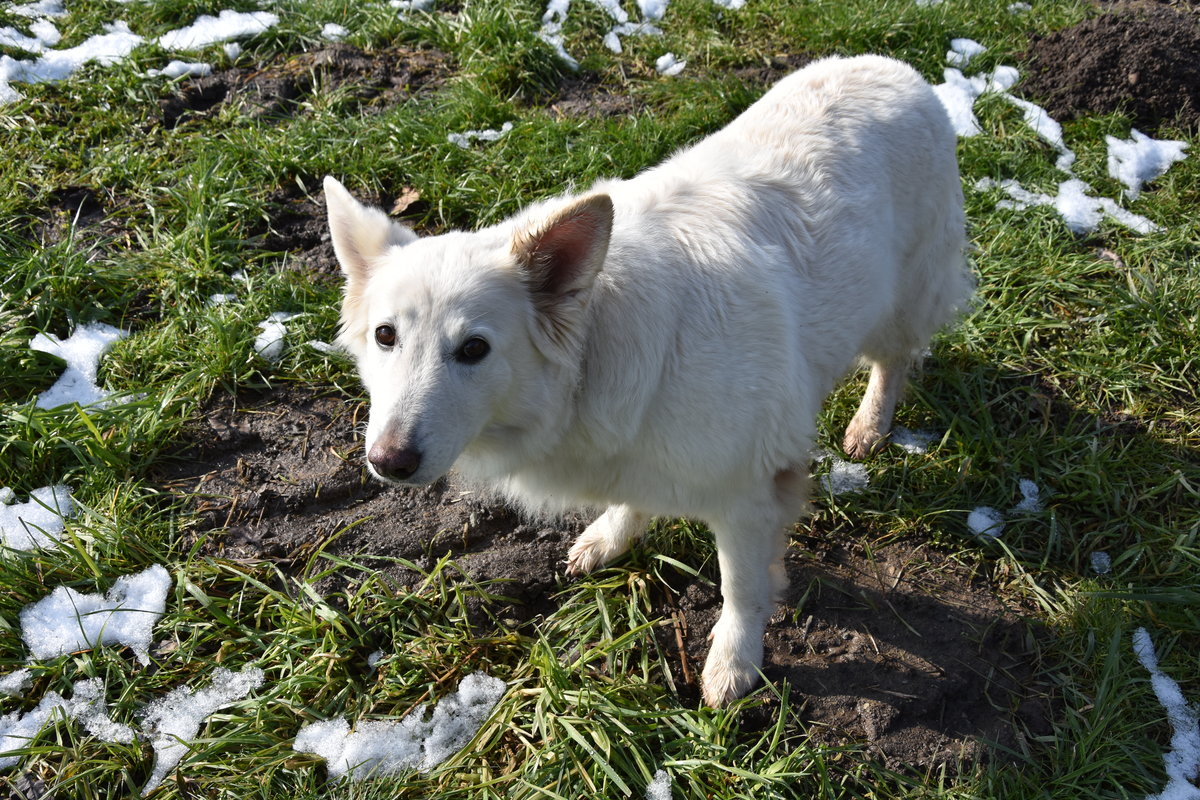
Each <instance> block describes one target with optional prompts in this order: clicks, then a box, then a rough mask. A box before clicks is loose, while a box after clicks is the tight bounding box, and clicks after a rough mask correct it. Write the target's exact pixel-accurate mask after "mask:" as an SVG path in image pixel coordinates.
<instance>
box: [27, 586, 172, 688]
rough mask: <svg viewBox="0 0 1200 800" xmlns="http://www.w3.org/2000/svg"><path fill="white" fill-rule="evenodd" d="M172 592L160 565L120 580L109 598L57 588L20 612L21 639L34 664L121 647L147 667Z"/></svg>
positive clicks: (111, 590)
mask: <svg viewBox="0 0 1200 800" xmlns="http://www.w3.org/2000/svg"><path fill="white" fill-rule="evenodd" d="M170 588H171V576H170V573H168V572H167V570H166V568H165V567H162V566H160V565H158V564H155V565H154V566H151V567H149V568H147V569H145V570H143V571H142V572H139V573H137V574H135V575H126V576H123V577H120V578H118V579H117V580H116V582H115V583H114V584H113V586H112V588H111V589H109V590H108V593H107V594H105V595H100V594H81V593H80V592H77V591H75V590H74V589H72V588H70V587H69V586H59V587H58V588H56V589H55V590H54V591H53V592H51V593H50V595H49V596H47V597H44V598H42V599H41V600H39V601H38V602H36V603H31V604H30V605H27V606H25V608H24V609H22V610H21V638H22V639H23V640H24V641H25V646H26V647H28V648H29V652H30V654H31V657H32V658H35V659H46V658H55V657H56V656H60V655H63V654H65V653H73V652H76V651H78V650H87V649H91V648H94V647H100V646H101V645H105V644H122V645H127V646H128V647H129V648H131V649H132V650H133V652H134V655H135V656H137V659H138V661H140V662H141V663H142V664H149V663H150V657H149V655H148V651H149V649H150V636H151V631H152V630H153V628H154V624H155V623H156V622H158V619H159V617H161V616H162V615H163V614H164V613H165V612H166V608H167V592H168V591H169V590H170Z"/></svg>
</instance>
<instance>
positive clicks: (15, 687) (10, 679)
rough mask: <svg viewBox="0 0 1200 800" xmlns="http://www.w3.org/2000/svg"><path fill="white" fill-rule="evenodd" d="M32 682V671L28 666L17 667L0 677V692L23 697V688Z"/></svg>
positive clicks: (25, 688) (26, 687)
mask: <svg viewBox="0 0 1200 800" xmlns="http://www.w3.org/2000/svg"><path fill="white" fill-rule="evenodd" d="M32 684H33V673H32V672H30V670H29V668H28V667H26V668H25V669H19V670H17V671H16V672H10V673H8V674H7V675H4V676H2V677H0V694H4V695H7V696H9V697H24V696H25V690H27V689H28V688H29V687H30V686H31V685H32Z"/></svg>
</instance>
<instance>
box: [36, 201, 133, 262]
mask: <svg viewBox="0 0 1200 800" xmlns="http://www.w3.org/2000/svg"><path fill="white" fill-rule="evenodd" d="M123 205H124V203H123V202H122V200H121V199H119V198H113V197H104V196H103V195H101V194H100V193H99V192H96V191H95V190H93V189H90V188H88V187H86V186H66V187H63V188H61V189H55V190H54V191H52V192H51V193H50V197H49V199H48V202H47V205H46V209H45V212H44V213H42V214H41V215H39V218H38V220H37V222H36V223H35V230H34V234H35V236H36V237H37V238H38V239H39V240H41V241H42V242H45V243H46V244H57V243H58V242H62V241H65V240H66V239H67V238H68V237H71V236H73V237H74V238H75V240H76V241H77V242H78V243H79V245H80V247H81V248H86V247H88V246H91V245H94V244H96V243H98V242H105V243H106V244H108V245H116V246H129V245H130V235H129V231H128V229H127V228H126V226H125V224H124V223H123V222H122V221H121V220H120V219H118V218H117V217H116V216H115V212H116V211H117V210H118V208H120V207H122V206H123Z"/></svg>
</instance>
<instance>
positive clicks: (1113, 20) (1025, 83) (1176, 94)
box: [1018, 4, 1200, 132]
mask: <svg viewBox="0 0 1200 800" xmlns="http://www.w3.org/2000/svg"><path fill="white" fill-rule="evenodd" d="M1025 62H1026V72H1027V74H1026V76H1025V78H1024V80H1022V82H1021V83H1020V84H1019V87H1018V88H1019V89H1020V91H1021V92H1022V94H1024V95H1025V96H1026V97H1028V98H1029V99H1030V100H1034V101H1036V102H1039V103H1041V104H1042V105H1043V106H1044V107H1045V108H1046V110H1047V111H1049V112H1050V115H1051V116H1053V117H1054V118H1056V119H1063V120H1066V119H1074V118H1075V117H1078V116H1080V115H1084V114H1108V113H1113V112H1118V111H1120V112H1124V113H1126V114H1128V115H1129V116H1130V117H1131V118H1132V119H1133V122H1134V125H1136V126H1137V127H1138V128H1139V129H1142V130H1143V131H1147V132H1150V131H1155V130H1156V129H1157V128H1158V127H1159V126H1160V125H1162V124H1165V123H1173V122H1178V123H1179V124H1181V125H1183V126H1185V127H1187V128H1190V129H1192V130H1200V18H1198V17H1197V16H1196V15H1195V14H1193V13H1188V12H1184V11H1177V10H1175V9H1173V8H1171V7H1169V6H1162V5H1153V4H1136V5H1127V6H1121V7H1119V8H1118V9H1116V10H1113V11H1110V12H1108V13H1105V14H1101V15H1100V16H1097V17H1093V18H1091V19H1087V20H1084V21H1083V22H1081V23H1079V24H1078V25H1074V26H1072V27H1070V28H1065V29H1063V30H1060V31H1055V32H1054V33H1051V34H1047V35H1045V36H1035V37H1033V38H1032V39H1031V43H1030V47H1029V51H1028V52H1027V54H1026V58H1025Z"/></svg>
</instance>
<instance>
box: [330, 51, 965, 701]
mask: <svg viewBox="0 0 1200 800" xmlns="http://www.w3.org/2000/svg"><path fill="white" fill-rule="evenodd" d="M325 195H326V200H327V203H328V210H329V223H330V229H331V232H332V238H333V244H334V248H335V250H336V252H337V256H338V260H339V261H340V262H341V266H342V269H343V270H344V272H345V274H346V286H345V298H344V302H343V307H342V331H341V342H342V343H343V345H344V346H346V347H347V348H348V349H349V350H350V351H351V352H352V353H353V354H354V356H355V358H356V360H357V362H358V367H359V371H360V373H361V375H362V379H363V382H364V383H365V385H366V387H367V389H368V391H369V393H370V399H371V412H370V422H369V424H368V426H367V432H366V448H367V459H368V462H369V464H370V469H371V470H372V471H373V472H374V473H375V474H376V475H377V476H378V477H380V478H382V479H384V480H386V481H389V482H394V483H404V484H424V483H428V482H430V481H433V480H435V479H436V478H438V477H440V476H441V475H443V474H444V473H446V472H447V471H448V470H449V469H450V468H451V467H452V466H453V467H455V468H457V470H458V471H459V472H461V473H462V474H463V475H464V476H465V477H467V478H468V479H480V480H483V481H485V482H487V483H489V484H491V485H492V486H495V487H496V488H498V489H499V490H500V491H501V492H503V493H504V494H505V495H506V496H507V497H509V498H511V499H513V500H515V501H516V502H518V503H520V504H522V505H523V506H525V507H527V508H536V509H542V510H545V509H550V510H564V509H567V508H572V507H574V508H578V507H595V508H605V509H606V510H605V511H604V512H603V513H602V514H601V515H600V517H599V518H598V519H597V520H596V521H595V522H593V523H592V524H591V525H590V526H589V527H588V529H587V530H586V531H584V533H583V534H582V535H581V536H580V537H579V540H578V541H576V542H575V544H574V546H573V547H572V548H571V551H570V557H569V561H568V565H567V569H568V571H569V572H572V573H580V572H587V571H589V570H593V569H596V568H597V567H601V566H603V565H605V564H608V563H610V562H611V561H612V560H613V559H615V558H617V557H618V556H620V555H621V554H622V553H624V552H625V551H626V550H627V549H628V547H629V544H630V541H631V540H632V539H634V538H636V537H638V536H639V535H641V534H642V533H643V532H644V530H645V528H646V526H647V524H648V522H649V521H650V519H651V517H652V516H656V515H661V516H672V517H676V516H684V517H691V518H696V519H700V520H703V521H704V522H706V523H708V525H709V527H710V528H711V529H712V531H713V533H714V534H715V536H716V543H717V553H718V559H719V562H720V568H721V593H722V596H723V599H724V607H723V609H722V612H721V616H720V619H719V620H718V621H717V623H716V625H715V627H714V629H713V631H712V637H711V638H712V646H711V650H710V652H709V656H708V662H707V664H706V665H705V667H704V674H703V691H704V699H705V701H706V702H708V703H709V704H711V705H714V706H716V705H722V704H725V703H727V702H729V701H731V700H733V699H735V698H737V697H739V696H741V695H743V694H744V693H745V692H746V691H747V690H749V689H750V688H751V687H752V686H753V685H754V684H755V683H756V681H757V680H758V676H759V674H760V673H759V671H760V668H761V664H762V652H763V648H762V637H763V631H764V628H765V625H766V621H767V618H768V617H769V616H770V614H771V612H772V610H773V605H774V603H775V602H776V599H775V598H776V597H777V595H778V593H779V592H780V591H781V590H782V589H783V587H784V585H785V578H784V571H783V553H784V549H785V547H786V543H787V536H786V533H785V529H786V528H787V527H788V526H790V525H791V524H793V523H794V522H795V520H796V519H797V518H798V516H799V515H800V513H801V511H802V509H803V505H804V500H805V496H806V490H807V485H808V469H809V458H810V453H811V451H812V446H813V439H814V434H815V425H816V421H815V418H816V415H817V411H818V409H819V406H820V404H821V402H822V400H823V399H824V398H825V396H826V395H827V394H828V393H829V391H830V390H831V389H832V387H833V385H834V383H835V381H837V380H838V379H839V378H840V377H841V376H842V375H843V374H844V373H845V372H847V370H848V369H850V368H851V367H852V366H853V365H854V363H855V360H856V358H858V357H860V356H861V357H862V358H864V359H865V360H866V361H867V362H868V363H869V364H870V366H871V374H870V378H869V382H868V385H867V390H866V395H865V397H863V400H862V405H861V406H860V407H859V409H858V412H857V413H856V414H855V415H854V419H853V420H852V421H851V423H850V426H849V429H848V430H847V432H846V437H845V443H844V446H845V450H846V452H847V453H848V454H850V455H851V456H853V457H861V456H864V455H867V454H868V453H870V452H871V451H872V449H873V448H875V447H876V446H877V445H879V444H880V443H881V442H882V441H883V439H884V438H885V437H886V435H887V433H888V430H889V428H890V425H891V419H892V412H893V410H894V407H895V404H896V401H897V398H898V396H899V394H900V391H901V389H902V387H903V385H904V383H905V381H906V380H907V372H908V369H909V366H910V363H911V361H912V359H913V357H914V355H915V354H918V353H920V352H921V351H922V350H923V349H924V348H925V346H926V345H927V344H928V342H929V339H930V337H931V336H932V335H933V333H934V331H935V330H936V329H937V328H938V327H940V326H941V325H942V324H943V323H944V322H946V321H947V320H948V319H950V318H951V317H952V316H953V314H954V312H955V309H956V308H959V307H961V306H962V304H963V303H964V302H965V301H966V299H967V298H968V296H969V294H970V292H971V287H972V283H971V278H970V274H969V272H968V270H967V268H966V264H965V259H964V249H965V237H964V219H963V210H962V193H961V187H960V185H959V177H958V168H957V164H956V160H955V135H954V131H953V129H952V128H951V126H950V122H949V120H948V118H947V115H946V112H945V110H944V109H943V107H942V105H941V103H940V102H939V101H938V99H937V97H936V96H935V95H934V93H933V91H932V90H931V89H930V87H929V86H928V85H927V84H926V83H925V82H924V81H923V80H922V79H921V78H920V76H919V75H918V74H917V73H916V72H915V71H913V70H912V69H911V68H910V67H908V66H906V65H904V64H902V63H900V62H897V61H893V60H890V59H886V58H881V57H874V56H865V57H859V58H847V59H838V58H830V59H826V60H823V61H819V62H816V63H814V64H812V65H810V66H809V67H807V68H805V69H803V70H801V71H799V72H797V73H795V74H793V75H791V76H789V77H788V78H786V79H784V80H782V81H781V82H780V83H779V84H778V85H777V86H775V87H774V88H773V89H772V90H771V91H770V92H768V93H767V94H766V95H765V96H764V97H763V98H762V99H761V100H759V101H758V102H757V103H755V104H754V105H753V106H751V107H750V108H749V109H748V110H747V111H746V112H745V113H744V114H742V115H741V116H740V117H738V118H737V119H735V120H734V121H733V122H732V123H730V124H729V126H728V127H726V128H725V129H723V130H721V131H719V132H717V133H715V134H713V135H712V136H709V137H708V138H706V139H704V140H702V141H700V142H699V143H697V144H696V145H694V146H692V147H691V148H689V149H686V150H683V151H681V152H679V153H678V154H676V155H675V156H673V157H672V158H671V159H669V160H668V161H666V162H665V163H663V164H661V165H659V166H658V167H656V168H654V169H651V170H648V171H646V172H644V173H642V174H641V175H639V176H637V177H636V178H633V179H632V180H628V181H620V180H611V181H601V182H599V183H597V184H595V185H594V186H593V187H592V188H591V189H589V190H588V191H586V192H584V193H582V194H578V195H564V196H562V197H558V198H555V199H553V200H547V201H544V202H541V203H538V204H536V205H534V206H532V207H530V208H528V209H526V210H525V211H524V212H523V213H521V214H518V215H517V216H516V217H514V218H512V219H509V220H507V221H505V222H502V223H500V224H498V225H495V226H493V227H490V228H486V229H484V230H481V231H478V232H475V233H461V232H452V233H447V234H444V235H441V236H434V237H429V238H422V239H418V238H417V236H416V235H415V234H413V233H412V231H410V230H409V229H407V228H405V227H404V226H402V225H399V224H397V223H394V222H392V221H390V220H389V219H388V218H387V217H386V215H384V214H383V213H382V212H381V211H378V210H373V209H368V208H366V207H364V206H362V205H360V204H359V203H358V202H356V201H355V200H354V199H353V198H352V197H351V196H350V194H349V193H348V192H347V191H346V189H345V188H344V187H342V185H341V184H339V183H338V182H337V181H335V180H334V179H333V178H326V179H325Z"/></svg>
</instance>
